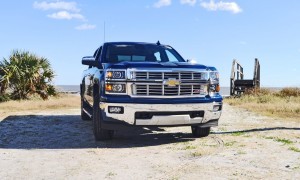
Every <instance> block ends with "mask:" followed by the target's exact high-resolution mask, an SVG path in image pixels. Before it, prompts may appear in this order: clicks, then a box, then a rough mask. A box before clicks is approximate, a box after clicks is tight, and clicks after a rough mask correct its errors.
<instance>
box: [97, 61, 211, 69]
mask: <svg viewBox="0 0 300 180" xmlns="http://www.w3.org/2000/svg"><path fill="white" fill-rule="evenodd" d="M102 65H103V66H104V69H109V68H111V69H127V68H173V69H174V68H191V69H203V70H215V68H214V67H209V66H204V65H201V64H192V63H188V62H120V63H113V64H112V63H103V64H102Z"/></svg>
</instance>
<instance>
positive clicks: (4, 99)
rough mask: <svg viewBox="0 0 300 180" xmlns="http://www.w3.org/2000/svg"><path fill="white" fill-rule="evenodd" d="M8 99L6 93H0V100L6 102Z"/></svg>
mask: <svg viewBox="0 0 300 180" xmlns="http://www.w3.org/2000/svg"><path fill="white" fill-rule="evenodd" d="M9 100H10V97H9V95H8V94H0V102H6V101H9Z"/></svg>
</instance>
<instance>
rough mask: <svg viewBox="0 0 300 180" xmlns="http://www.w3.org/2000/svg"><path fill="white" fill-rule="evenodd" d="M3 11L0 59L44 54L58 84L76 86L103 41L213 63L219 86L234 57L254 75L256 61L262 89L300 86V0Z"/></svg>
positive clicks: (122, 0) (28, 4)
mask: <svg viewBox="0 0 300 180" xmlns="http://www.w3.org/2000/svg"><path fill="white" fill-rule="evenodd" d="M0 8H1V10H0V22H1V25H0V59H1V60H2V59H3V58H8V57H9V55H10V53H11V52H12V51H13V50H15V49H19V50H26V51H30V52H32V53H35V54H37V55H38V56H43V57H46V58H47V59H49V61H50V62H51V65H52V67H53V69H54V71H55V73H56V77H55V81H54V84H55V85H78V84H79V83H80V81H81V76H82V72H83V70H84V69H86V68H87V67H85V66H83V65H81V59H82V57H83V56H89V55H93V53H94V51H95V50H96V49H97V48H98V47H100V46H101V45H102V43H103V42H104V41H106V42H108V41H113V42H114V41H134V42H152V43H153V42H154V43H155V42H157V41H158V40H159V41H160V42H161V43H162V44H167V45H171V46H172V47H173V48H175V49H176V50H177V51H178V52H179V53H180V54H181V55H182V56H183V57H184V58H185V59H194V60H196V61H197V62H198V63H200V64H204V65H209V66H215V67H216V68H217V69H218V70H219V72H220V76H221V79H220V82H221V86H229V82H230V72H231V65H232V60H233V59H237V60H238V61H239V62H240V63H241V64H242V66H243V67H244V71H245V79H251V78H253V69H254V59H255V58H258V59H259V60H260V64H261V85H262V86H264V87H292V86H297V87H300V78H299V75H300V1H299V0H286V1H282V0H251V1H250V0H249V1H246V0H110V1H108V0H22V1H21V0H1V1H0ZM104 22H105V38H104Z"/></svg>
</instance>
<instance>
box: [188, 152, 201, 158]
mask: <svg viewBox="0 0 300 180" xmlns="http://www.w3.org/2000/svg"><path fill="white" fill-rule="evenodd" d="M191 155H192V156H193V157H200V156H202V153H201V152H199V151H196V152H192V153H191Z"/></svg>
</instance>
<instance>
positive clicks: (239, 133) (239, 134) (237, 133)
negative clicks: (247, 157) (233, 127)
mask: <svg viewBox="0 0 300 180" xmlns="http://www.w3.org/2000/svg"><path fill="white" fill-rule="evenodd" d="M244 134H245V132H241V131H237V132H233V133H231V135H232V136H242V135H244Z"/></svg>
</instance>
